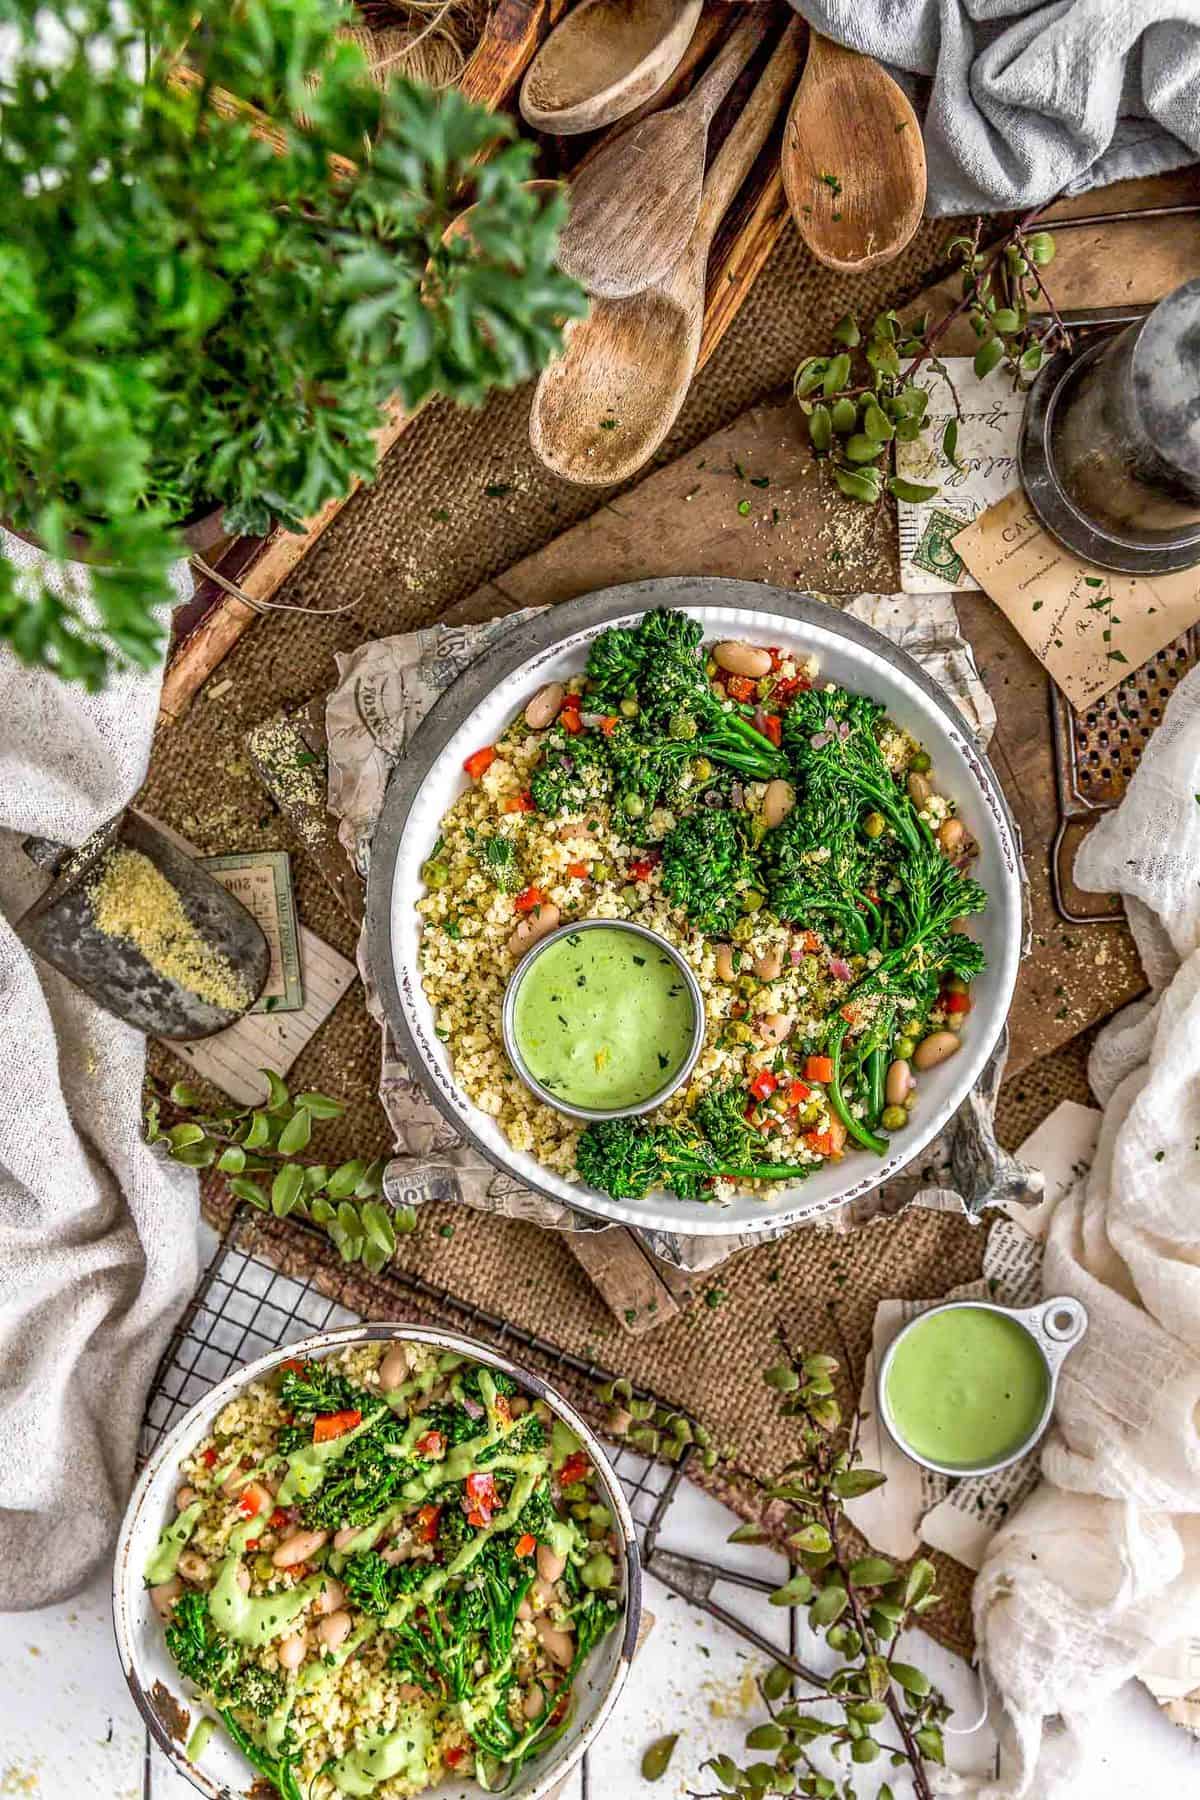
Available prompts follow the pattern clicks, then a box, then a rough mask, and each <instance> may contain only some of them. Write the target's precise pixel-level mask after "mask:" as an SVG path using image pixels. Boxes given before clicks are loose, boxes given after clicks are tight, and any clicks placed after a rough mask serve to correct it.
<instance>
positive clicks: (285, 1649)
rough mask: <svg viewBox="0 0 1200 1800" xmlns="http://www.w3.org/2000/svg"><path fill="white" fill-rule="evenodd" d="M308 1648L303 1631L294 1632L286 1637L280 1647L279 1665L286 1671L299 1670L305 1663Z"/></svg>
mask: <svg viewBox="0 0 1200 1800" xmlns="http://www.w3.org/2000/svg"><path fill="white" fill-rule="evenodd" d="M307 1649H308V1646H307V1645H306V1644H305V1642H304V1633H303V1632H302V1631H293V1632H292V1634H291V1636H290V1637H285V1638H284V1640H283V1642H282V1643H281V1644H280V1646H279V1663H280V1667H281V1668H284V1669H298V1668H299V1667H300V1664H301V1663H302V1662H303V1661H304V1658H305V1654H306V1652H307Z"/></svg>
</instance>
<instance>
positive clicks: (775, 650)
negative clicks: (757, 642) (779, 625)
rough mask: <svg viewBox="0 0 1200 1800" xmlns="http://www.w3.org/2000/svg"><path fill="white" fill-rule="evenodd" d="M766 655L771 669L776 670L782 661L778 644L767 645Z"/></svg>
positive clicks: (781, 653)
mask: <svg viewBox="0 0 1200 1800" xmlns="http://www.w3.org/2000/svg"><path fill="white" fill-rule="evenodd" d="M767 655H768V656H769V657H770V659H771V667H772V668H773V669H777V668H778V667H779V665H780V663H781V662H782V661H783V651H782V650H781V649H780V648H779V645H778V644H768V645H767Z"/></svg>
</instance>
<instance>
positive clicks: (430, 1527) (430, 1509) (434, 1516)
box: [413, 1506, 442, 1544]
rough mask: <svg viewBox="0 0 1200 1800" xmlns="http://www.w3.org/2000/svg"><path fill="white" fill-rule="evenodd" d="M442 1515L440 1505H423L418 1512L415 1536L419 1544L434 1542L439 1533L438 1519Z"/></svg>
mask: <svg viewBox="0 0 1200 1800" xmlns="http://www.w3.org/2000/svg"><path fill="white" fill-rule="evenodd" d="M441 1516H442V1509H441V1507H440V1506H423V1507H422V1508H421V1510H420V1512H419V1513H418V1514H417V1523H416V1528H415V1530H414V1531H413V1536H414V1537H415V1538H416V1540H417V1542H418V1544H432V1542H433V1540H434V1538H435V1537H436V1536H437V1534H438V1520H439V1519H440V1518H441Z"/></svg>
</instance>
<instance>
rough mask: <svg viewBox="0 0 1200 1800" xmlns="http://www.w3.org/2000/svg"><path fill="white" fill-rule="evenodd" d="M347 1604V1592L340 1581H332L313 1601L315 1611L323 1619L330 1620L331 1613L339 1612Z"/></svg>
mask: <svg viewBox="0 0 1200 1800" xmlns="http://www.w3.org/2000/svg"><path fill="white" fill-rule="evenodd" d="M345 1604H346V1590H345V1588H344V1587H343V1586H342V1584H341V1582H340V1581H333V1580H332V1579H331V1580H329V1581H327V1582H326V1583H325V1586H324V1587H323V1588H322V1589H321V1592H320V1593H319V1594H318V1595H317V1597H316V1599H315V1600H314V1601H313V1611H314V1612H315V1613H316V1614H317V1615H318V1616H319V1617H321V1618H328V1617H329V1614H330V1613H335V1612H337V1611H338V1610H339V1609H340V1608H341V1607H343V1606H345Z"/></svg>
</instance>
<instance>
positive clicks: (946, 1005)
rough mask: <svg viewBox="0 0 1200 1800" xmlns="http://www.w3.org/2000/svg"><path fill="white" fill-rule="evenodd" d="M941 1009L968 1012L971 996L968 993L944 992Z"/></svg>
mask: <svg viewBox="0 0 1200 1800" xmlns="http://www.w3.org/2000/svg"><path fill="white" fill-rule="evenodd" d="M942 1009H943V1011H944V1012H948V1013H969V1012H970V1010H971V996H970V994H945V995H943V997H942Z"/></svg>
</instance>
